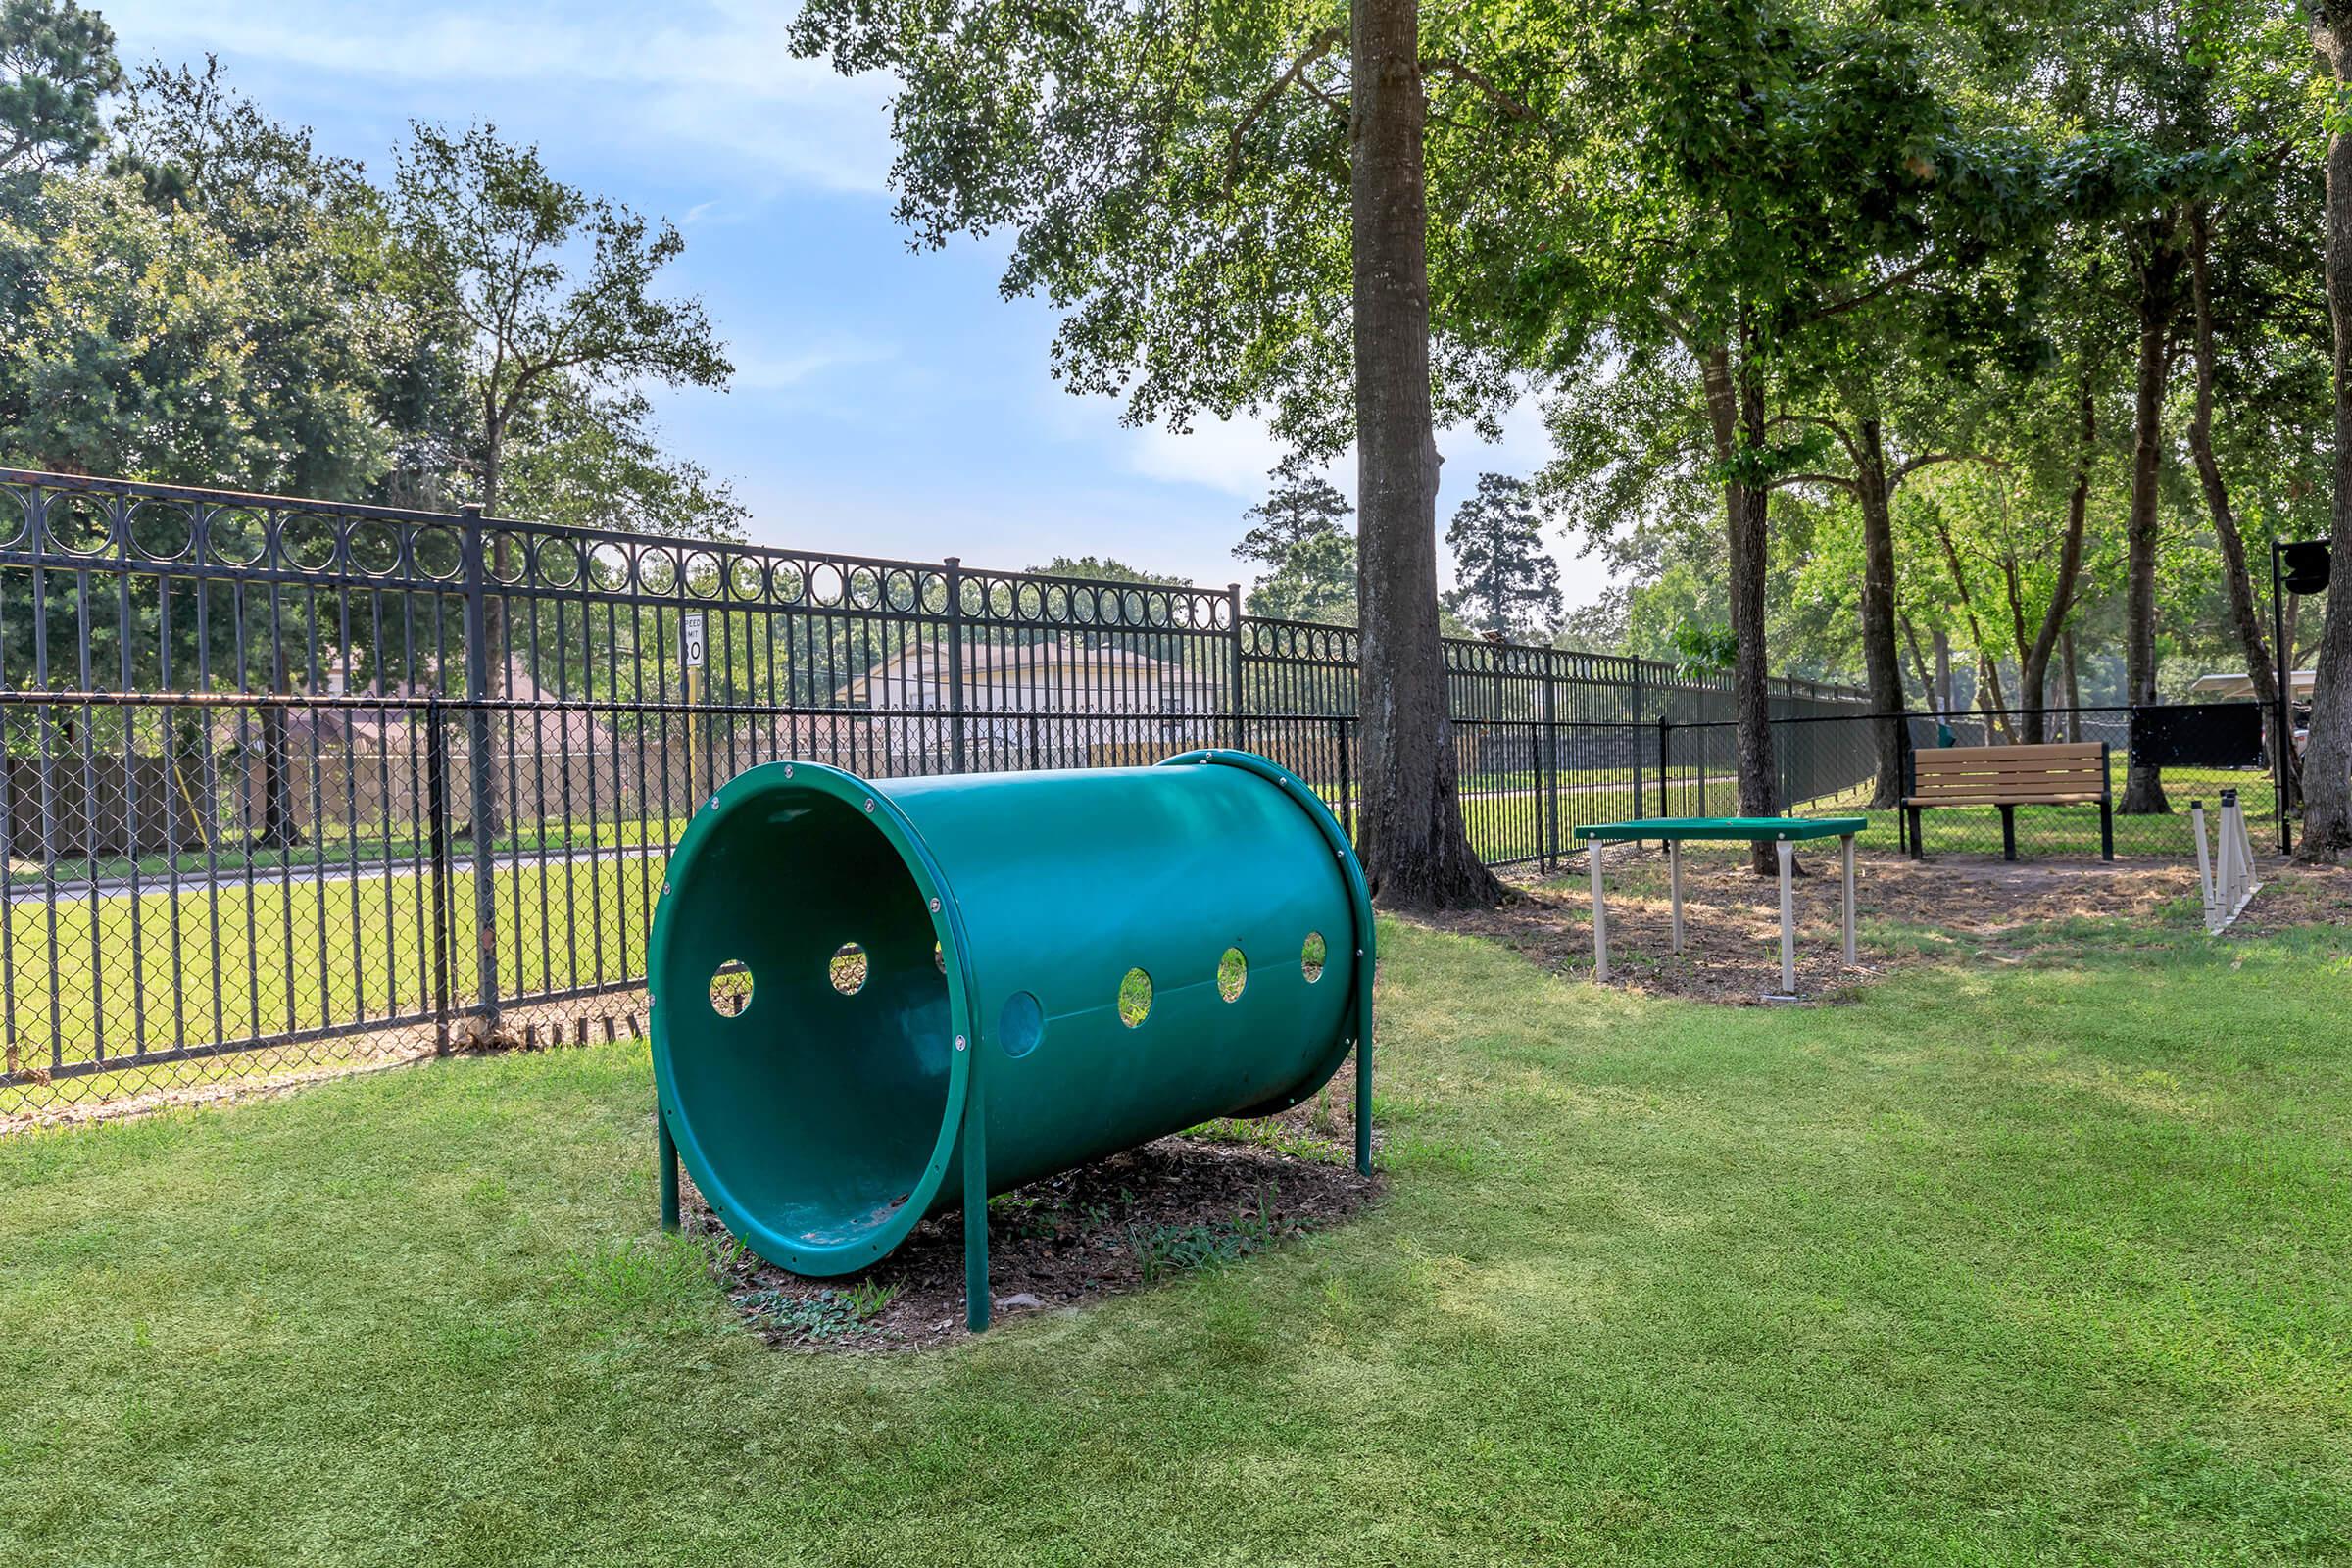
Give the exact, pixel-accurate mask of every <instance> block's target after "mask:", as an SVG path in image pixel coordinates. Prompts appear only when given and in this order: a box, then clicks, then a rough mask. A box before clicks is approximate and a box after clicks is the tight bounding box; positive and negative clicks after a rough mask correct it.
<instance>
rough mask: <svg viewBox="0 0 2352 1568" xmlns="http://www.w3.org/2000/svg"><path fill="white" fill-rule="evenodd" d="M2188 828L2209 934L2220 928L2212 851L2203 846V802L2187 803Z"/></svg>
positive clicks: (2198, 891) (2198, 889)
mask: <svg viewBox="0 0 2352 1568" xmlns="http://www.w3.org/2000/svg"><path fill="white" fill-rule="evenodd" d="M2188 830H2189V832H2190V833H2191V834H2193V835H2194V836H2195V837H2196V841H2197V893H2198V895H2199V896H2200V897H2201V898H2203V899H2204V901H2205V930H2206V932H2207V934H2209V935H2210V934H2211V933H2213V932H2215V931H2218V930H2220V929H2221V927H2220V926H2219V925H2218V924H2216V921H2217V920H2219V918H2220V915H2219V913H2218V909H2219V901H2218V900H2217V899H2216V898H2215V896H2214V885H2213V852H2212V851H2210V850H2208V849H2207V848H2206V847H2205V803H2204V802H2203V801H2191V802H2189V803H2188Z"/></svg>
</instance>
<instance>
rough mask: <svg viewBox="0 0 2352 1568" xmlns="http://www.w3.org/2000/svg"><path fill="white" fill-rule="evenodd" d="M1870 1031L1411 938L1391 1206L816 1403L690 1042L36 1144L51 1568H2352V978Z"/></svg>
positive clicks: (2068, 993) (2100, 951) (25, 1329)
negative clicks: (1666, 998)
mask: <svg viewBox="0 0 2352 1568" xmlns="http://www.w3.org/2000/svg"><path fill="white" fill-rule="evenodd" d="M2067 940H2068V941H2069V942H2070V943H2071V944H2072V945H2071V946H2070V947H2068V948H2066V949H2064V950H2044V952H2043V953H2042V955H2041V956H2038V957H2030V958H2028V959H2027V960H2026V961H2023V962H2018V963H2011V964H1999V965H1995V964H1979V965H1975V966H1970V967H1960V968H1949V969H1939V970H1932V971H1914V972H1911V973H1909V974H1908V975H1906V976H1905V977H1903V978H1900V979H1897V980H1894V981H1891V982H1888V983H1887V984H1886V985H1884V986H1882V987H1879V988H1877V989H1875V990H1872V991H1870V992H1868V993H1866V994H1865V996H1864V999H1863V1000H1861V1001H1859V1002H1857V1003H1854V1004H1851V1005H1841V1006H1836V1007H1823V1008H1810V1009H1802V1010H1792V1011H1774V1010H1768V1009H1762V1008H1710V1007H1706V1006H1703V1005H1697V1004H1685V1003H1670V1002H1654V1001H1644V1000H1642V999H1640V998H1635V997H1629V996H1625V995H1622V994H1617V993H1607V992H1598V991H1595V990H1593V988H1591V987H1589V986H1586V985H1583V984H1579V983H1576V982H1572V981H1566V980H1559V979H1552V978H1547V977H1545V976H1544V975H1542V974H1540V973H1539V972H1538V971H1537V970H1535V969H1534V968H1532V967H1530V966H1529V965H1527V964H1525V963H1524V962H1522V961H1521V960H1519V959H1517V958H1516V957H1514V956H1510V955H1509V954H1507V953H1505V952H1504V951H1502V950H1501V949H1499V948H1497V947H1495V946H1492V945H1489V944H1486V943H1482V942H1479V941H1476V940H1473V939H1469V938H1463V937H1448V936H1442V935H1437V934H1433V933H1430V932H1427V931H1424V930H1420V929H1417V928H1413V927H1408V926H1398V925H1392V926H1391V927H1389V928H1388V930H1387V931H1386V932H1385V934H1384V942H1385V943H1386V946H1385V948H1384V960H1385V967H1384V974H1383V981H1382V989H1383V1005H1384V1011H1383V1013H1382V1028H1383V1035H1382V1071H1383V1081H1382V1094H1381V1113H1382V1120H1383V1123H1384V1126H1385V1132H1386V1138H1387V1143H1386V1149H1385V1154H1384V1159H1385V1162H1386V1164H1387V1167H1388V1170H1389V1172H1390V1174H1391V1176H1392V1178H1393V1182H1394V1191H1393V1196H1392V1198H1391V1200H1390V1201H1389V1202H1388V1203H1387V1204H1386V1205H1385V1206H1384V1207H1383V1208H1381V1209H1379V1210H1377V1211H1376V1212H1375V1213H1374V1214H1373V1215H1371V1216H1370V1217H1368V1218H1366V1219H1363V1220H1359V1221H1358V1222H1356V1223H1354V1224H1353V1225H1351V1226H1348V1227H1347V1228H1345V1229H1342V1230H1336V1231H1332V1232H1327V1233H1324V1234H1321V1235H1319V1236H1315V1237H1311V1238H1309V1239H1307V1240H1306V1241H1304V1242H1300V1243H1297V1244H1294V1245H1291V1246H1289V1247H1286V1248H1285V1249H1283V1250H1279V1251H1277V1252H1274V1253H1272V1254H1268V1255H1264V1256H1259V1257H1255V1258H1251V1259H1250V1260H1248V1261H1246V1262H1245V1263H1242V1264H1240V1265H1237V1266H1233V1267H1229V1268H1224V1269H1221V1270H1216V1271H1213V1272H1209V1273H1205V1274H1201V1275H1198V1276H1193V1277H1190V1278H1186V1279H1182V1280H1180V1281H1178V1282H1177V1283H1175V1284H1173V1285H1169V1286H1165V1287H1161V1288H1158V1289H1155V1290H1153V1291H1151V1292H1148V1293H1146V1294H1143V1295H1141V1296H1136V1297H1131V1298H1127V1299H1120V1300H1115V1301H1110V1302H1107V1303H1103V1304H1101V1305H1098V1306H1096V1307H1093V1308H1091V1309H1089V1310H1088V1311H1086V1312H1084V1313H1082V1314H1079V1315H1076V1316H1069V1317H1054V1318H1048V1319H1036V1318H1031V1319H1027V1320H1018V1319H1016V1320H1014V1321H1011V1322H1009V1323H1007V1324H1005V1326H1003V1327H1001V1328H1000V1329H999V1330H998V1331H996V1332H995V1333H993V1334H991V1335H990V1336H988V1337H987V1338H986V1339H985V1340H983V1341H981V1342H978V1343H976V1344H973V1345H971V1346H968V1347H964V1348H953V1349H950V1350H947V1351H942V1352H933V1353H928V1354H923V1355H919V1356H907V1357H894V1358H881V1359H858V1358H839V1357H831V1358H828V1357H810V1356H806V1355H801V1354H796V1353H792V1352H789V1351H777V1350H772V1349H769V1348H764V1347H763V1346H762V1345H761V1343H760V1341H759V1340H757V1339H756V1338H755V1337H753V1336H752V1335H750V1334H749V1333H746V1332H744V1331H743V1330H741V1329H739V1328H737V1327H736V1326H735V1324H734V1323H733V1321H732V1319H731V1317H730V1313H729V1309H728V1307H727V1305H726V1303H725V1302H724V1300H723V1299H721V1298H720V1297H719V1295H718V1293H717V1291H716V1289H715V1287H714V1286H713V1284H712V1283H711V1278H710V1276H709V1274H708V1273H707V1272H706V1270H705V1268H704V1266H703V1260H702V1257H701V1255H700V1254H699V1253H698V1252H696V1251H695V1250H693V1249H692V1248H691V1246H689V1245H687V1244H683V1243H675V1242H669V1241H665V1240H664V1239H663V1238H662V1237H661V1236H660V1235H659V1234H658V1233H657V1232H656V1231H655V1229H654V1227H653V1213H654V1193H653V1165H652V1157H651V1148H650V1142H651V1140H650V1127H649V1124H648V1117H647V1107H648V1104H649V1102H650V1099H651V1089H650V1073H649V1066H648V1060H647V1056H646V1053H645V1050H644V1048H643V1047H642V1046H641V1045H636V1046H632V1045H628V1044H623V1045H620V1046H613V1047H605V1046H597V1047H591V1048H588V1049H585V1050H579V1051H566V1052H562V1053H554V1054H536V1055H520V1056H508V1057H501V1058H484V1059H457V1060H450V1061H442V1062H434V1063H431V1064H428V1065H426V1066H423V1067H419V1068H417V1069H414V1070H409V1071H403V1072H398V1073H392V1074H385V1075H378V1076H375V1077H371V1078H365V1079H356V1080H349V1081H345V1082H340V1083H336V1084H332V1085H328V1086H325V1087H321V1088H317V1089H313V1090H309V1091H306V1092H304V1093H302V1094H300V1095H297V1096H293V1097H290V1098H286V1099H282V1100H277V1101H270V1102H264V1103H254V1104H250V1105H246V1106H243V1107H238V1108H232V1109H227V1110H210V1111H196V1112H181V1113H175V1114H172V1115H169V1116H165V1117H162V1118H157V1119H152V1120H146V1121H139V1122H132V1123H125V1124H120V1125H115V1126H109V1127H101V1128H94V1129H82V1130H75V1131H62V1132H45V1133H36V1134H29V1135H20V1136H16V1137H11V1138H8V1139H4V1140H0V1192H5V1193H6V1195H7V1201H6V1202H5V1203H0V1377H5V1380H6V1385H7V1388H8V1390H9V1393H8V1396H7V1397H6V1398H5V1400H0V1562H6V1563H8V1564H10V1565H11V1568H17V1565H25V1568H31V1565H36V1564H58V1565H67V1564H72V1565H76V1568H79V1565H85V1564H114V1563H122V1564H133V1563H136V1564H143V1565H144V1564H159V1563H172V1564H181V1563H187V1564H197V1563H220V1564H250V1563H258V1562H267V1563H272V1564H277V1563H295V1562H317V1563H334V1564H368V1563H383V1564H401V1565H408V1564H419V1563H424V1564H437V1563H548V1564H585V1563H615V1564H617V1563H658V1564H663V1565H669V1564H695V1563H711V1564H724V1565H729V1568H735V1565H741V1564H750V1563H799V1562H823V1563H844V1564H877V1563H884V1564H887V1563H903V1564H911V1565H924V1568H927V1565H931V1564H962V1563H974V1564H983V1563H987V1564H993V1563H1005V1564H1018V1565H1021V1568H1032V1565H1039V1564H1058V1563H1111V1564H1117V1563H1137V1564H1146V1563H1149V1564H1165V1563H1169V1562H1183V1563H1199V1564H1278V1563H1297V1564H1326V1563H1330V1564H1367V1565H1369V1564H1404V1563H1415V1564H1417V1563H1433V1564H1449V1565H1450V1564H1460V1563H1470V1564H1490V1563H1491V1564H1505V1563H1511V1564H1516V1563H1526V1562H1537V1561H1550V1562H1562V1563H1586V1562H1642V1563H1780V1562H1792V1563H1903V1564H1909V1563H1954V1564H1960V1563H1967V1564H1982V1563H2011V1562H2016V1563H2024V1562H2033V1563H2075V1562H2082V1563H2092V1562H2097V1563H2141V1562H2164V1563H2168V1564H2175V1563H2225V1562H2226V1563H2260V1562H2278V1563H2290V1562H2291V1563H2309V1562H2320V1561H2331V1560H2333V1561H2344V1560H2352V1044H2348V1043H2347V1037H2346V1035H2345V1032H2344V1030H2343V1028H2342V1026H2341V1023H2340V1018H2341V1015H2342V1012H2343V1010H2344V1007H2345V1005H2346V1004H2347V1003H2348V1002H2352V933H2348V932H2347V931H2346V930H2344V929H2342V928H2334V929H2327V928H2322V929H2316V930H2310V931H2304V932H2297V933H2290V934H2288V935H2285V936H2279V937H2271V938H2265V939H2259V940H2244V941H2233V942H2228V943H2224V944H2219V945H2213V944H2208V943H2207V942H2206V940H2205V939H2204V938H2203V937H2202V935H2201V934H2198V933H2196V932H2195V931H2194V929H2193V927H2192V926H2191V925H2190V924H2189V923H2188V921H2187V918H2186V914H2185V911H2183V913H2182V918H2181V919H2180V920H2177V921H2175V922H2173V923H2171V924H2169V925H2165V926H2162V927H2160V928H2156V929H2150V928H2148V927H2146V926H2145V925H2144V924H2142V925H2140V926H2137V927H2133V928H2125V927H2123V926H2120V925H2114V926H2107V925H2099V924H2096V923H2093V924H2090V925H2082V924H2081V923H2078V924H2077V925H2075V926H2072V927H2070V928H2069V932H2068V934H2067Z"/></svg>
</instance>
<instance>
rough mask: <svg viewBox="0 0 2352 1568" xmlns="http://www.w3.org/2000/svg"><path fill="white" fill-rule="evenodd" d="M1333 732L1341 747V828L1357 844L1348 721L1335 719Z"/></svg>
mask: <svg viewBox="0 0 2352 1568" xmlns="http://www.w3.org/2000/svg"><path fill="white" fill-rule="evenodd" d="M1331 732H1332V734H1333V735H1334V736H1335V737H1336V738H1337V739H1338V741H1339V745H1340V826H1341V827H1342V828H1343V829H1345V830H1346V831H1347V834H1348V843H1350V844H1353V843H1354V842H1355V785H1354V780H1353V777H1352V772H1353V770H1352V769H1351V768H1350V767H1349V766H1348V720H1346V719H1344V718H1335V719H1333V720H1332V721H1331Z"/></svg>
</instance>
